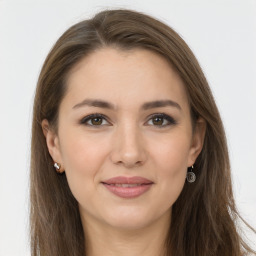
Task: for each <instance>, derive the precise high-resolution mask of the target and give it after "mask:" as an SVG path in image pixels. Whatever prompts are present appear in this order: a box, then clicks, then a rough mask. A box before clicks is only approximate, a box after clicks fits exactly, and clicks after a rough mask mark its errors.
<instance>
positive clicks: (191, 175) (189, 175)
mask: <svg viewBox="0 0 256 256" xmlns="http://www.w3.org/2000/svg"><path fill="white" fill-rule="evenodd" d="M193 169H194V166H193V165H192V166H191V167H190V170H189V171H188V172H187V181H188V182H189V183H193V182H195V180H196V175H195V173H194V172H193Z"/></svg>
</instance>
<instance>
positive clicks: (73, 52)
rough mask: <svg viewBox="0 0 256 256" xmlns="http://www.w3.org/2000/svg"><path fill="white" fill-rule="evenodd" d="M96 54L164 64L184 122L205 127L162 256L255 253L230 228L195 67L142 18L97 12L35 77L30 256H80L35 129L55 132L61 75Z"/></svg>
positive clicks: (218, 139) (69, 208) (223, 154)
mask: <svg viewBox="0 0 256 256" xmlns="http://www.w3.org/2000/svg"><path fill="white" fill-rule="evenodd" d="M103 47H116V48H119V49H122V50H129V49H134V48H143V49H148V50H151V51H154V52H156V53H158V54H160V55H161V56H163V57H164V58H166V59H167V60H168V61H169V62H170V64H171V65H172V67H173V68H174V69H175V70H176V71H177V72H178V74H179V75H180V77H181V78H182V79H183V82H184V84H185V87H186V90H187V95H188V100H189V104H190V108H191V114H192V117H194V120H195V119H196V118H198V117H202V118H203V119H204V120H205V121H206V125H207V127H206V135H205V141H204V146H203V149H202V152H201V153H200V155H199V157H198V158H197V160H196V163H195V172H196V175H197V181H196V183H194V184H193V185H192V184H188V183H187V184H185V186H184V188H183V191H182V193H181V195H180V196H179V198H178V199H177V201H176V202H175V203H174V205H173V210H172V221H171V223H172V224H171V226H170V229H169V235H168V237H167V239H166V250H167V255H179V256H185V255H186V256H188V255H189V256H205V255H207V256H210V255H214V256H215V255H218V256H221V255H225V256H228V255H230V256H231V255H232V256H241V255H244V254H246V253H255V252H254V251H253V250H252V249H250V247H249V246H248V245H247V244H246V243H245V242H244V240H243V239H242V237H241V235H240V234H239V232H238V228H237V225H236V223H237V221H238V220H240V219H241V218H240V216H239V214H238V212H237V209H236V206H235V202H234V198H233V192H232V185H231V174H230V162H229V156H228V149H227V142H226V137H225V132H224V129H223V125H222V121H221V118H220V115H219V112H218V109H217V107H216V104H215V101H214V98H213V96H212V93H211V90H210V88H209V86H208V83H207V81H206V78H205V76H204V74H203V72H202V70H201V68H200V66H199V64H198V61H197V60H196V58H195V56H194V55H193V53H192V52H191V50H190V49H189V47H188V46H187V44H186V43H185V42H184V41H183V40H182V39H181V37H180V36H179V35H178V34H177V33H176V32H175V31H174V30H173V29H172V28H170V27H169V26H167V25H165V24H163V23H162V22H160V21H158V20H156V19H154V18H152V17H150V16H148V15H145V14H142V13H139V12H135V11H131V10H123V9H118V10H106V11H102V12H100V13H98V14H96V15H95V16H94V17H93V18H92V19H89V20H84V21H82V22H80V23H78V24H76V25H74V26H72V27H71V28H69V29H68V30H67V31H66V32H65V33H64V34H63V35H62V36H61V37H60V38H59V40H58V41H57V42H56V44H55V45H54V47H53V48H52V50H51V51H50V53H49V55H48V56H47V58H46V60H45V63H44V65H43V68H42V70H41V73H40V76H39V80H38V84H37V89H36V95H35V101H34V112H33V127H32V148H31V180H30V186H31V248H32V255H33V256H39V255H40V256H49V255H51V256H59V255H62V256H70V255H72V256H82V255H85V237H84V233H83V228H82V224H81V220H80V215H79V211H78V204H77V201H76V200H75V198H74V197H73V195H72V193H71V191H70V189H69V186H68V183H67V179H66V176H65V174H64V175H58V174H57V173H56V172H55V169H54V167H53V165H52V159H51V157H50V155H49V153H48V149H47V146H46V141H45V138H44V135H43V132H42V127H41V122H42V120H43V119H47V120H48V121H49V123H50V125H51V126H52V127H54V128H55V129H56V131H57V129H58V127H57V125H58V108H59V105H60V103H61V101H62V98H63V96H64V95H65V92H66V80H67V77H68V74H69V71H70V70H71V68H72V67H73V66H74V65H75V64H77V63H78V62H79V61H80V60H81V59H82V58H84V57H85V56H87V55H88V54H90V53H92V52H93V51H96V50H97V49H100V48H103ZM246 225H247V224H246ZM248 226H249V225H248ZM254 232H255V231H254Z"/></svg>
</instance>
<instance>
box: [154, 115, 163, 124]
mask: <svg viewBox="0 0 256 256" xmlns="http://www.w3.org/2000/svg"><path fill="white" fill-rule="evenodd" d="M153 123H154V124H156V125H161V124H163V118H162V117H155V118H154V119H153Z"/></svg>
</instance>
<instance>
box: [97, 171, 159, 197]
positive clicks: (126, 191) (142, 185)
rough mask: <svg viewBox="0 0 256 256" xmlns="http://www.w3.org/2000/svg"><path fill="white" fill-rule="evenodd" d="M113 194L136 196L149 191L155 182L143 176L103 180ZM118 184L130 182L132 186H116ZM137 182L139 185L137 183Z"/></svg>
mask: <svg viewBox="0 0 256 256" xmlns="http://www.w3.org/2000/svg"><path fill="white" fill-rule="evenodd" d="M101 183H102V184H103V185H104V186H105V188H107V189H108V190H109V191H110V192H112V193H113V194H115V195H117V196H119V197H122V198H135V197H138V196H140V195H142V194H144V193H145V192H146V191H148V190H149V189H150V188H151V186H152V185H153V184H154V183H153V181H151V180H148V179H146V178H143V177H139V176H134V177H124V176H118V177H114V178H111V179H108V180H105V181H103V182H101ZM116 184H129V185H131V187H122V186H120V185H119V186H116ZM136 184H137V185H136ZM132 185H134V186H132Z"/></svg>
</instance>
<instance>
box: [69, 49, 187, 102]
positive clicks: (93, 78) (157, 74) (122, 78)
mask: <svg viewBox="0 0 256 256" xmlns="http://www.w3.org/2000/svg"><path fill="white" fill-rule="evenodd" d="M67 86H68V89H67V94H66V98H67V99H70V100H71V101H73V103H74V102H75V101H77V102H79V101H80V100H83V98H99V99H104V100H107V101H110V102H113V104H116V105H120V106H127V107H128V106H130V105H132V106H136V104H141V102H142V101H153V100H163V99H171V100H176V101H179V102H180V104H181V105H183V106H184V105H187V104H188V102H187V97H186V91H185V87H184V84H183V81H182V80H181V78H180V77H179V75H178V74H177V73H176V72H175V70H174V69H173V68H172V67H171V65H170V63H168V61H167V60H166V59H165V58H163V57H162V56H160V55H159V54H156V53H154V52H152V51H149V50H145V49H133V50H129V51H126V50H119V49H114V48H103V49H100V50H97V51H95V52H93V53H91V54H90V55H89V56H87V57H85V58H84V59H82V60H81V61H80V62H79V63H78V64H77V65H76V66H75V67H74V68H73V69H72V70H71V72H70V74H69V76H68V79H67ZM184 107H187V106H184Z"/></svg>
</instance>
